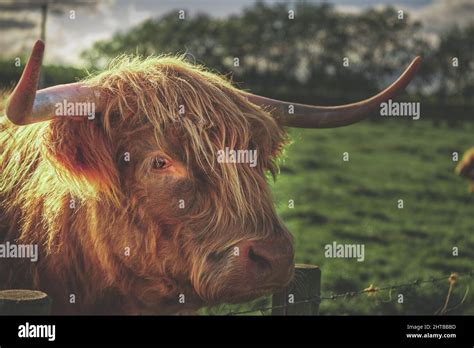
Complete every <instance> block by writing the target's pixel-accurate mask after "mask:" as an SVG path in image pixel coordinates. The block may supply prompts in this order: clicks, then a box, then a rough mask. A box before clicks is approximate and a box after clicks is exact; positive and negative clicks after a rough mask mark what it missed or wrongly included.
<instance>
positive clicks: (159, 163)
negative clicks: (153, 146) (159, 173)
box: [151, 157, 171, 170]
mask: <svg viewBox="0 0 474 348" xmlns="http://www.w3.org/2000/svg"><path fill="white" fill-rule="evenodd" d="M170 164H171V163H170V161H169V160H167V159H166V158H163V157H155V158H154V159H153V162H152V164H151V166H152V168H153V169H154V170H160V169H165V168H168V167H169V166H170Z"/></svg>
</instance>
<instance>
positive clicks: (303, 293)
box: [272, 264, 321, 315]
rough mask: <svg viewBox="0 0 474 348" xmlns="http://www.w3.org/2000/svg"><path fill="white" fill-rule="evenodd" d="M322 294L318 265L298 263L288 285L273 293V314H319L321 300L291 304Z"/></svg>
mask: <svg viewBox="0 0 474 348" xmlns="http://www.w3.org/2000/svg"><path fill="white" fill-rule="evenodd" d="M320 295H321V270H320V269H319V267H318V266H313V265H304V264H296V265H295V276H294V278H293V281H292V282H291V283H290V284H289V285H288V287H287V288H286V289H284V290H282V291H280V292H278V293H275V294H273V298H272V307H277V308H274V309H272V315H317V314H318V313H319V301H311V302H307V303H299V304H294V305H293V304H291V303H292V302H298V301H302V300H306V299H311V298H316V297H319V296H320Z"/></svg>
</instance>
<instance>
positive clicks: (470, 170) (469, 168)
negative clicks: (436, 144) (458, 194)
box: [456, 147, 474, 193]
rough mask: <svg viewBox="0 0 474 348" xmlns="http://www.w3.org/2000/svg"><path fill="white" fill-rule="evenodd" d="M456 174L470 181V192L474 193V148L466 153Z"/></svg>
mask: <svg viewBox="0 0 474 348" xmlns="http://www.w3.org/2000/svg"><path fill="white" fill-rule="evenodd" d="M456 173H458V175H461V176H463V177H465V178H466V179H467V180H468V181H469V191H471V192H473V193H474V147H473V148H471V149H469V150H467V151H466V153H465V154H464V156H463V158H462V160H461V162H459V164H458V166H457V167H456Z"/></svg>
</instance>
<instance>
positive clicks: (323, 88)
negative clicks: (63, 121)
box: [0, 0, 474, 315]
mask: <svg viewBox="0 0 474 348" xmlns="http://www.w3.org/2000/svg"><path fill="white" fill-rule="evenodd" d="M180 11H184V12H180ZM400 11H402V12H400ZM291 14H293V15H294V18H293V19H292V18H290V17H291V16H292V15H291ZM183 16H184V18H183ZM0 32H1V35H0V48H1V49H0V89H2V90H6V91H8V90H10V89H11V88H13V87H14V85H15V83H16V81H17V80H18V78H19V77H20V75H21V72H22V70H23V67H24V64H25V62H26V59H27V57H28V54H29V52H30V50H31V47H32V45H33V43H34V41H35V40H37V39H38V38H43V39H44V40H45V41H46V56H45V61H44V68H43V72H44V73H43V77H42V85H43V87H46V86H50V85H55V84H60V83H68V82H73V81H76V80H78V79H80V78H82V77H84V76H86V75H87V73H88V72H94V71H96V70H100V69H102V68H104V67H105V66H106V64H107V62H108V61H109V60H110V59H111V58H114V57H116V56H117V55H120V54H123V53H129V54H137V55H142V56H148V55H152V54H155V55H159V54H182V53H185V54H186V55H187V57H188V59H189V60H190V61H192V62H196V63H199V64H204V65H206V66H207V67H209V68H210V69H212V70H213V71H215V72H217V73H220V74H223V75H226V76H228V77H229V78H231V79H232V80H233V81H234V83H235V84H236V85H238V86H239V87H241V88H244V89H248V90H251V91H252V92H253V93H257V94H261V95H264V96H268V97H272V98H278V99H283V100H289V101H294V102H303V103H310V104H320V105H331V104H340V103H346V102H353V101H356V100H359V99H364V98H366V97H368V96H370V95H372V94H374V93H376V92H377V91H379V90H380V89H382V88H384V87H385V86H386V85H387V84H389V83H390V82H391V81H392V80H393V79H394V78H395V77H396V76H397V75H398V74H399V73H400V72H401V71H402V70H403V69H404V68H405V67H406V65H407V64H408V63H409V62H410V61H411V59H412V58H413V57H414V56H416V55H421V56H422V57H423V64H422V68H421V69H420V71H419V73H418V74H417V77H416V79H415V80H414V81H413V82H412V83H411V84H410V87H409V88H408V92H407V93H406V94H405V95H403V96H402V97H401V98H400V99H401V100H403V101H418V102H420V103H421V119H420V120H418V121H414V120H412V119H411V118H406V117H405V118H382V117H377V116H376V115H375V114H374V116H373V117H372V118H371V119H370V120H368V121H365V122H362V123H360V124H357V125H354V126H351V127H347V128H341V129H332V130H291V131H290V134H291V138H292V140H293V144H292V145H291V146H289V147H288V149H287V151H286V152H285V155H284V158H283V159H282V163H281V175H280V176H279V178H278V179H277V181H276V182H274V183H272V187H273V192H274V195H275V201H276V204H277V206H278V210H279V212H280V214H281V216H282V217H283V220H284V221H285V222H286V224H287V226H288V227H289V229H290V230H291V231H292V233H293V234H294V236H295V243H296V246H295V247H296V260H297V262H304V263H311V264H317V265H319V266H321V268H322V274H323V278H322V292H323V294H325V295H330V294H331V293H345V292H350V291H357V290H361V289H364V288H366V287H368V286H369V284H374V285H375V286H384V285H390V284H396V283H400V282H405V281H408V280H415V279H422V278H426V277H432V276H433V277H438V276H443V275H449V274H450V273H451V272H459V273H461V274H462V273H467V272H472V270H473V269H474V233H473V232H474V219H473V215H474V195H472V194H469V192H468V189H467V185H466V183H465V182H463V181H462V180H461V178H459V177H457V176H456V175H455V174H454V168H455V166H456V165H457V163H458V162H457V160H456V159H453V158H454V157H455V156H454V157H453V153H458V156H459V160H460V159H461V156H462V153H463V152H464V151H465V150H466V149H467V148H469V147H471V146H473V145H474V139H473V138H474V126H473V111H474V108H473V104H474V98H473V97H474V2H473V1H471V0H419V1H415V0H412V1H402V0H398V1H397V0H394V1H388V0H387V1H384V0H379V1H372V0H365V1H364V0H362V1H356V0H340V1H253V0H233V1H219V0H195V1H179V0H173V1H171V0H170V1H165V0H160V1H145V0H141V1H140V0H135V1H125V0H115V1H114V0H108V1H107V0H104V1H86V0H83V1H81V0H77V1H74V0H70V1H67V0H57V1H55V0H49V1H46V0H25V1H8V0H0ZM236 58H237V59H236ZM236 62H237V64H236ZM344 63H346V64H344ZM347 63H348V64H347ZM345 152H347V153H349V156H350V160H349V161H343V154H344V153H345ZM399 199H403V201H404V208H403V209H398V207H397V202H398V200H399ZM289 200H294V208H290V207H289V206H288V202H289ZM333 241H337V242H338V243H349V244H364V245H365V253H366V255H365V261H364V262H356V261H355V260H354V259H328V258H325V257H324V245H326V244H331V243H332V242H333ZM453 248H458V249H459V254H458V256H453ZM473 285H474V281H473V280H472V277H471V278H462V279H461V280H460V281H459V282H457V283H456V284H455V286H454V289H453V291H452V294H451V296H450V301H449V306H448V309H449V311H448V313H453V314H474V299H473V295H472V294H469V287H472V286H473ZM448 287H449V284H448V282H447V281H446V283H437V284H433V285H430V286H424V287H422V286H420V287H418V288H416V289H414V288H409V289H402V290H397V292H393V293H390V294H389V293H385V294H380V295H376V296H372V297H367V296H365V295H364V296H363V297H358V298H357V299H355V298H354V299H340V300H337V301H331V302H323V303H322V305H321V313H322V314H338V315H343V314H433V313H435V312H436V311H437V310H438V309H439V308H440V307H443V305H444V303H445V300H446V296H447V292H448ZM398 293H403V295H404V302H403V303H398V302H397V296H396V295H397V294H398ZM389 295H390V296H389ZM268 304H269V299H268V298H263V299H259V300H257V301H254V302H252V303H249V304H242V305H232V306H228V305H223V306H220V307H218V308H212V309H205V310H203V311H202V313H203V314H206V313H226V312H228V311H231V310H242V309H249V308H254V307H259V306H265V305H268ZM256 314H260V313H259V312H256Z"/></svg>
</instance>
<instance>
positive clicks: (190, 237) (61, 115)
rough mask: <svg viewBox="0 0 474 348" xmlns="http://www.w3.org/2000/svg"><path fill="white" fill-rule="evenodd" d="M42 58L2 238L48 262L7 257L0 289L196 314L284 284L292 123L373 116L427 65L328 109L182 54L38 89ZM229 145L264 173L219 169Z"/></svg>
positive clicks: (3, 133) (23, 96)
mask: <svg viewBox="0 0 474 348" xmlns="http://www.w3.org/2000/svg"><path fill="white" fill-rule="evenodd" d="M43 50H44V45H43V43H42V42H40V41H38V42H37V43H36V44H35V47H34V49H33V52H32V55H31V57H30V60H29V61H28V64H27V66H26V67H25V70H24V72H23V75H22V77H21V79H20V81H19V83H18V85H17V86H16V88H15V90H14V91H13V93H12V94H11V96H10V98H9V101H8V103H7V107H6V110H5V115H6V117H2V118H1V123H0V168H1V171H0V176H1V179H0V180H1V181H0V204H1V206H0V243H7V242H8V243H11V244H15V243H16V244H25V245H38V246H39V257H38V261H37V262H32V261H31V260H28V259H18V258H4V259H0V286H1V287H2V288H4V289H8V288H30V289H39V290H43V291H45V292H47V293H48V294H49V295H50V296H51V297H52V299H53V312H54V313H61V314H65V313H67V314H74V313H81V314H82V313H85V314H97V313H102V314H143V313H145V314H146V313H161V314H172V313H180V312H191V311H195V310H197V309H198V308H200V307H203V306H209V305H214V304H218V303H222V302H228V303H232V302H239V301H245V300H249V299H253V298H256V297H258V296H261V295H263V294H267V293H270V292H272V291H274V290H276V289H279V288H282V287H284V286H286V285H287V284H288V282H289V281H290V279H291V278H292V275H293V253H294V252H293V247H292V237H291V235H290V233H289V232H288V230H287V229H286V228H285V226H284V225H283V223H282V222H281V221H280V219H279V218H278V216H277V214H276V212H275V208H274V205H273V202H272V198H271V192H270V189H269V186H268V183H267V177H268V175H267V174H269V173H271V174H272V175H273V176H275V175H276V174H277V172H278V167H277V159H278V157H279V155H280V153H281V150H282V148H283V147H284V146H285V144H286V142H287V135H286V127H307V128H328V127H338V126H344V125H348V124H351V123H354V122H357V121H359V120H362V119H363V118H365V117H367V115H368V114H369V111H371V110H373V109H376V108H377V107H378V106H379V105H380V103H381V102H383V101H386V100H388V99H389V98H392V97H393V96H394V95H395V94H397V93H398V92H400V91H401V90H403V89H404V87H405V86H406V85H407V84H408V82H409V81H410V80H411V78H412V77H413V74H414V72H415V71H416V68H417V67H418V65H419V62H420V59H419V58H416V59H415V60H414V61H413V62H412V64H411V65H410V66H409V67H408V68H407V70H406V71H405V72H404V73H403V75H402V76H401V77H400V78H399V79H398V80H397V81H396V82H394V83H393V84H392V85H391V86H390V87H388V88H387V89H386V90H384V91H383V92H381V93H379V94H378V95H376V96H374V97H372V98H370V99H367V100H364V101H361V102H358V103H354V104H349V105H343V106H337V107H316V106H308V105H302V104H290V103H286V102H281V101H277V100H273V99H268V98H264V97H260V96H257V95H253V94H250V93H248V92H244V91H241V90H239V89H237V88H235V87H233V86H232V84H231V83H230V82H228V81H226V80H225V79H224V78H222V77H220V76H217V75H216V74H213V73H210V72H209V71H207V70H206V69H205V68H203V67H200V66H196V65H191V64H189V63H186V62H185V61H184V60H183V59H182V58H173V57H151V58H148V59H139V58H121V59H117V60H115V61H113V62H112V63H111V65H110V67H109V68H108V69H107V70H105V71H104V72H102V73H100V74H98V75H96V76H92V77H89V78H87V79H86V80H84V81H82V82H77V83H73V84H68V85H61V86H55V87H51V88H47V89H43V90H39V91H37V90H36V89H37V83H38V77H39V72H40V68H41V62H42V56H43ZM88 103H89V104H90V103H92V104H93V106H94V108H93V109H94V111H93V112H92V113H91V112H89V111H90V110H92V109H90V110H89V111H88V113H87V114H82V113H81V112H78V111H77V110H78V109H75V108H74V107H72V108H71V109H69V106H70V105H72V106H74V105H79V104H82V106H84V107H85V106H87V105H89V104H88ZM60 105H62V106H60ZM82 106H81V107H82ZM59 109H61V110H59ZM66 109H67V110H66ZM82 109H84V108H82ZM82 109H81V110H82ZM86 109H87V108H86ZM290 109H291V111H292V112H289V110H290ZM58 110H59V112H58ZM68 110H69V111H68ZM85 116H87V117H85ZM225 149H233V150H256V154H257V156H256V165H255V166H250V165H248V164H246V163H223V162H222V161H218V160H217V157H218V156H217V153H218V152H219V151H222V150H225Z"/></svg>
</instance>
